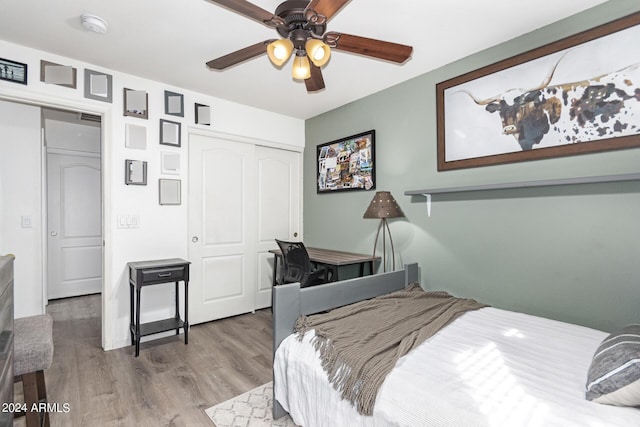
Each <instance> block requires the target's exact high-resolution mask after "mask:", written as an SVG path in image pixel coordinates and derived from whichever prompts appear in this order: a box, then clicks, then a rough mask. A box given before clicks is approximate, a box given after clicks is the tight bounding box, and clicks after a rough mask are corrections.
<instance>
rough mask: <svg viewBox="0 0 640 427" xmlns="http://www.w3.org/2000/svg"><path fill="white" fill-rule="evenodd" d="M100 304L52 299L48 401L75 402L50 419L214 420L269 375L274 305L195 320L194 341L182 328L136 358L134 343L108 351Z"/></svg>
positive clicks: (72, 422)
mask: <svg viewBox="0 0 640 427" xmlns="http://www.w3.org/2000/svg"><path fill="white" fill-rule="evenodd" d="M100 307H101V303H100V295H92V296H87V297H79V298H69V299H65V300H59V301H54V302H51V303H50V304H49V306H48V309H47V311H48V312H49V313H50V314H51V315H52V316H53V318H54V332H53V335H54V357H53V364H52V366H51V368H49V369H48V370H47V371H46V372H45V376H46V381H47V391H48V395H49V402H50V403H60V404H64V403H68V404H69V406H70V408H71V410H70V411H69V412H68V413H54V414H51V425H52V426H65V427H66V426H76V425H77V426H86V425H96V426H97V425H99V426H132V425H135V426H153V427H155V426H159V425H163V426H199V425H203V426H210V425H211V421H210V420H209V418H208V417H207V415H206V414H205V412H204V410H205V409H207V408H209V407H211V406H213V405H215V404H217V403H220V402H223V401H225V400H227V399H230V398H232V397H234V396H237V395H239V394H242V393H244V392H246V391H248V390H251V389H253V388H255V387H258V386H259V385H262V384H264V383H266V382H268V381H271V376H272V367H271V345H272V344H271V342H272V334H271V312H270V310H268V309H267V310H260V311H258V312H256V313H255V314H245V315H241V316H235V317H232V318H228V319H220V320H217V321H214V322H209V323H204V324H200V325H195V326H192V327H191V330H190V332H189V345H185V344H184V341H183V337H182V335H180V336H175V335H174V336H170V337H166V338H161V339H156V340H153V341H149V342H145V343H142V344H141V346H140V356H139V357H137V358H136V357H134V351H133V347H126V348H122V349H118V350H112V351H107V352H105V351H103V350H102V348H101V347H100V343H101V339H100V334H101V324H100V319H101V315H100ZM16 387H19V385H17V386H16ZM20 394H21V390H18V388H16V400H17V401H20V400H19V399H20V398H21V396H20ZM21 425H23V424H20V422H17V423H16V424H15V426H21Z"/></svg>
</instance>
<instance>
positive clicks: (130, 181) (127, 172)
mask: <svg viewBox="0 0 640 427" xmlns="http://www.w3.org/2000/svg"><path fill="white" fill-rule="evenodd" d="M124 183H125V184H126V185H147V162H145V161H142V160H129V159H127V160H125V161H124Z"/></svg>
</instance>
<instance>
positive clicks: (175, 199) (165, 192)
mask: <svg viewBox="0 0 640 427" xmlns="http://www.w3.org/2000/svg"><path fill="white" fill-rule="evenodd" d="M180 187H181V181H180V180H179V179H166V178H160V179H159V180H158V196H159V203H160V205H163V206H164V205H180V204H181V203H182V194H181V188H180Z"/></svg>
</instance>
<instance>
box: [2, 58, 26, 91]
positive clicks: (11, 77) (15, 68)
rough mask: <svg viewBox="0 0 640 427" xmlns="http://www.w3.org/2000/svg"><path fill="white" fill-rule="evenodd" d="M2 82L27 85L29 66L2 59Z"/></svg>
mask: <svg viewBox="0 0 640 427" xmlns="http://www.w3.org/2000/svg"><path fill="white" fill-rule="evenodd" d="M0 80H5V81H8V82H13V83H19V84H23V85H26V84H27V64H23V63H21V62H16V61H11V60H9V59H4V58H0Z"/></svg>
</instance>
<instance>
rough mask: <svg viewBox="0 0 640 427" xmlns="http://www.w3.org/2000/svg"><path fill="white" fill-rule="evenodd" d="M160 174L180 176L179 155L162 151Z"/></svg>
mask: <svg viewBox="0 0 640 427" xmlns="http://www.w3.org/2000/svg"><path fill="white" fill-rule="evenodd" d="M160 173H162V174H165V175H180V153H170V152H167V151H162V152H161V153H160Z"/></svg>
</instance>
